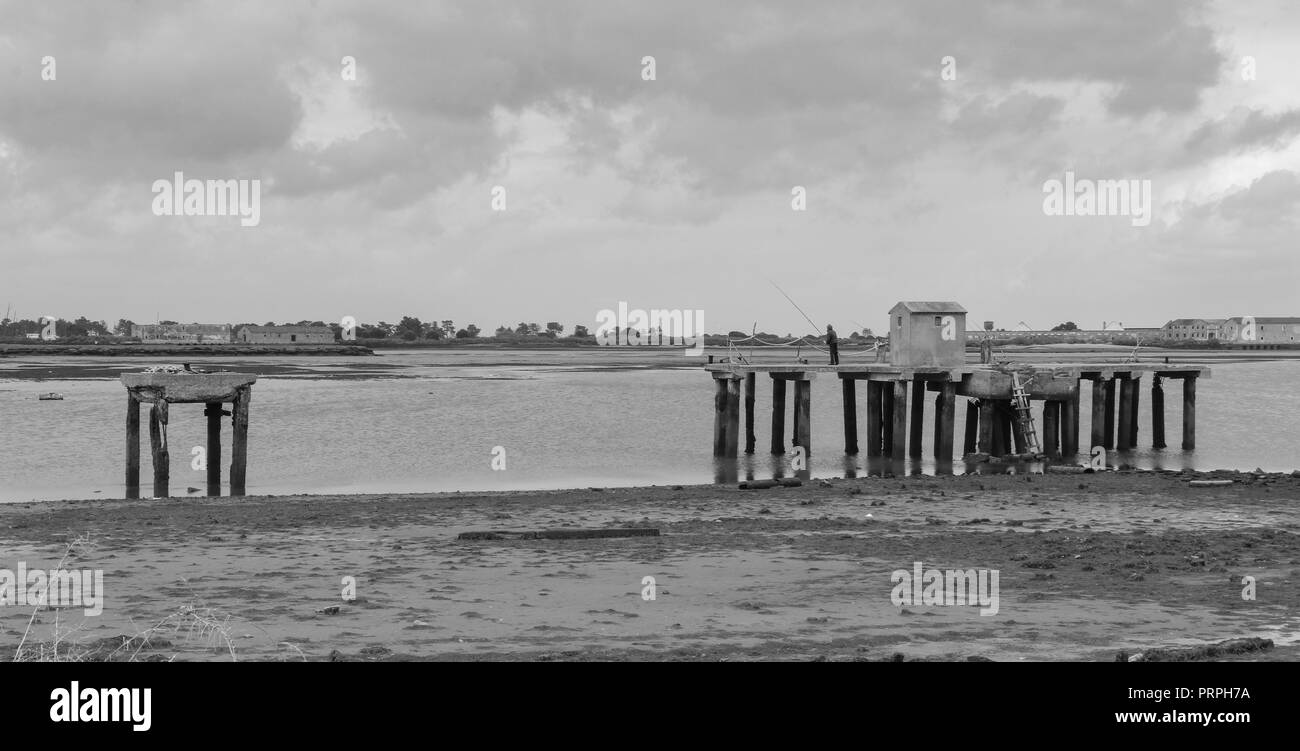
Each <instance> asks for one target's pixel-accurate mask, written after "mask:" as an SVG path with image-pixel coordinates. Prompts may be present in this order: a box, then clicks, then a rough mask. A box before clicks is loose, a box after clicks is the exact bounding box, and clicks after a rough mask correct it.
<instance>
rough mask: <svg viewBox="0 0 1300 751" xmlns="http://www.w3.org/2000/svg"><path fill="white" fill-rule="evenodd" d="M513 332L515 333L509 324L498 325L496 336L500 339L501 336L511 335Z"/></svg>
mask: <svg viewBox="0 0 1300 751" xmlns="http://www.w3.org/2000/svg"><path fill="white" fill-rule="evenodd" d="M513 333H515V332H514V329H512V328H510V327H509V326H497V332H496V337H497V338H498V339H500V338H501V337H505V336H510V335H511V334H513Z"/></svg>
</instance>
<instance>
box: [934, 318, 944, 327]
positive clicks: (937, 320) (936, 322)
mask: <svg viewBox="0 0 1300 751" xmlns="http://www.w3.org/2000/svg"><path fill="white" fill-rule="evenodd" d="M934 325H935V326H942V325H943V316H935V317H934Z"/></svg>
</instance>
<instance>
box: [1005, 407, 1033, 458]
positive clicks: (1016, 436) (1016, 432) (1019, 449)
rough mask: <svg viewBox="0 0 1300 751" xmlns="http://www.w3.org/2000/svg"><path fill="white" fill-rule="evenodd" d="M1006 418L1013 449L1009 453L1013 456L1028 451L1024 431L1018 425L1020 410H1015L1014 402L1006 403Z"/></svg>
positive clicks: (1027, 440)
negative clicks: (1009, 421) (1009, 422)
mask: <svg viewBox="0 0 1300 751" xmlns="http://www.w3.org/2000/svg"><path fill="white" fill-rule="evenodd" d="M1007 417H1008V418H1009V419H1010V420H1011V430H1010V434H1011V440H1012V443H1013V444H1014V446H1015V448H1014V449H1013V450H1012V451H1011V453H1013V454H1023V453H1026V452H1027V451H1029V445H1028V444H1029V439H1028V437H1027V436H1026V435H1025V430H1024V428H1023V427H1021V425H1020V420H1019V419H1018V418H1019V417H1020V410H1018V409H1016V403H1015V402H1008V403H1007Z"/></svg>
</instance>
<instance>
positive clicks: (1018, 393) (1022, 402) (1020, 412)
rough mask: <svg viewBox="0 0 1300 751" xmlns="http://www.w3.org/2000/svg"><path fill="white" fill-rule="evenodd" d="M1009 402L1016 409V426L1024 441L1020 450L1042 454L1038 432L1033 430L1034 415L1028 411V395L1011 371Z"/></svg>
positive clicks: (1018, 377) (1017, 374) (1017, 375)
mask: <svg viewBox="0 0 1300 751" xmlns="http://www.w3.org/2000/svg"><path fill="white" fill-rule="evenodd" d="M1011 401H1012V403H1013V404H1014V405H1015V409H1016V425H1017V426H1018V427H1019V428H1020V435H1022V436H1024V439H1025V445H1024V446H1022V447H1021V448H1022V449H1023V450H1024V452H1025V453H1030V454H1040V453H1042V449H1041V447H1040V446H1039V444H1038V431H1037V430H1035V429H1034V415H1033V413H1032V412H1030V411H1029V394H1028V393H1026V392H1025V387H1024V384H1022V383H1021V382H1020V374H1019V373H1017V372H1016V371H1014V370H1013V371H1011Z"/></svg>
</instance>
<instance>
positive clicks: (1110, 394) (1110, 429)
mask: <svg viewBox="0 0 1300 751" xmlns="http://www.w3.org/2000/svg"><path fill="white" fill-rule="evenodd" d="M1105 428H1106V436H1105V437H1106V441H1105V443H1103V444H1102V445H1103V446H1105V447H1106V450H1107V451H1111V450H1113V449H1114V448H1115V379H1114V378H1112V379H1110V380H1109V381H1106V420H1105Z"/></svg>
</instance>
